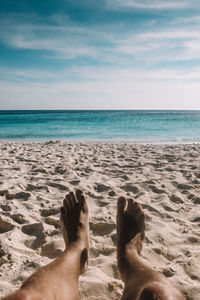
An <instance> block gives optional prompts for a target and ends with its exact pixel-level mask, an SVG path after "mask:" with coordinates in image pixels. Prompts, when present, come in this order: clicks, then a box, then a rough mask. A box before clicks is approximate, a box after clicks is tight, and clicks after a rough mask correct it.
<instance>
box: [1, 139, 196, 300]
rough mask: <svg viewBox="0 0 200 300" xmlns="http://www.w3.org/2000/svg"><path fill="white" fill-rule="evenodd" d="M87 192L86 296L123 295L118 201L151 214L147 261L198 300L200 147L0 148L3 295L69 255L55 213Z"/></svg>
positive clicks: (39, 145)
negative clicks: (72, 194)
mask: <svg viewBox="0 0 200 300" xmlns="http://www.w3.org/2000/svg"><path fill="white" fill-rule="evenodd" d="M76 188H81V189H82V190H83V191H84V193H85V195H86V200H87V203H88V206H89V227H90V261H89V268H88V270H87V272H86V273H85V274H84V275H83V276H81V278H80V285H79V286H80V295H81V299H83V300H86V299H90V300H94V299H104V300H105V299H109V300H110V299H113V300H114V299H120V295H121V294H122V290H123V284H122V281H121V280H120V278H119V275H118V271H117V267H116V248H115V239H116V225H115V224H116V223H115V218H116V204H117V198H118V197H119V196H120V195H124V196H126V197H131V198H134V199H136V200H137V201H138V202H139V203H140V204H141V205H142V207H143V209H144V211H145V214H146V237H145V241H144V245H143V251H142V257H143V259H144V261H145V262H147V263H148V264H150V265H151V266H152V267H154V268H155V269H156V270H158V271H159V272H161V273H163V274H164V275H165V276H166V277H168V278H169V280H170V281H172V282H173V283H175V284H176V285H177V286H178V287H179V288H180V289H181V290H182V292H183V293H184V294H185V295H186V297H187V299H188V300H198V299H199V295H200V267H199V264H200V210H199V206H200V144H185V145H184V144H174V145H170V144H169V145H161V144H159V145H156V144H154V145H150V144H145V145H142V144H125V143H123V144H122V143H121V144H117V143H116V144H114V143H112V144H109V143H98V144H95V143H66V142H59V141H58V142H46V143H32V142H6V141H1V142H0V200H1V201H0V296H4V295H6V294H7V293H8V292H11V291H14V290H15V289H16V288H18V287H19V286H20V285H21V283H22V282H23V281H24V280H25V279H26V278H27V277H28V276H29V275H30V274H32V272H33V271H34V270H36V269H37V268H38V267H40V266H43V265H45V264H47V263H48V262H50V261H51V260H52V259H54V258H55V257H57V256H58V255H59V254H60V253H61V252H62V250H63V249H64V242H63V238H62V234H61V230H60V226H59V208H60V206H61V204H62V200H63V198H64V196H65V194H66V193H67V192H68V191H69V190H75V189H76Z"/></svg>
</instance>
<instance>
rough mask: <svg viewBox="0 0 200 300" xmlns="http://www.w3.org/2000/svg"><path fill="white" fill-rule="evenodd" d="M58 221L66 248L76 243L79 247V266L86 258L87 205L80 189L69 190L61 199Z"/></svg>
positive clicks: (87, 245) (87, 242)
mask: <svg viewBox="0 0 200 300" xmlns="http://www.w3.org/2000/svg"><path fill="white" fill-rule="evenodd" d="M60 221H61V228H62V233H63V237H64V240H65V245H66V248H68V247H69V246H70V245H72V244H73V243H76V248H77V247H78V248H79V249H81V251H82V254H81V266H82V267H84V265H85V264H86V262H87V260H88V250H89V238H88V207H87V204H86V201H85V197H84V196H83V192H82V191H81V190H77V191H76V193H73V192H70V193H69V194H67V195H66V196H65V199H64V200H63V206H62V207H61V209H60Z"/></svg>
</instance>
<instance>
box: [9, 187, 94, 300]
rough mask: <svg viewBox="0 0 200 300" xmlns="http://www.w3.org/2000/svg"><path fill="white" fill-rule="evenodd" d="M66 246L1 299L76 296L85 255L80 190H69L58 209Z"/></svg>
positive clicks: (85, 225) (85, 211) (84, 215)
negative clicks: (14, 291) (57, 255)
mask: <svg viewBox="0 0 200 300" xmlns="http://www.w3.org/2000/svg"><path fill="white" fill-rule="evenodd" d="M60 219H61V227H62V232H63V237H64V240H65V244H66V249H65V250H64V252H63V253H62V255H61V256H59V257H58V258H57V259H55V260H54V261H53V262H52V263H50V264H48V265H46V266H45V267H42V268H41V269H39V270H38V271H37V272H35V273H34V274H33V275H31V276H30V277H29V278H28V279H27V280H26V281H25V282H24V284H23V285H22V287H21V288H20V289H19V290H18V291H17V292H16V293H14V294H12V295H10V296H7V297H6V298H4V300H45V299H48V300H56V299H59V300H64V299H65V300H67V299H69V300H76V299H79V295H78V277H79V275H80V274H82V273H83V272H84V270H85V267H86V265H87V259H88V248H89V246H88V208H87V204H86V202H85V199H84V196H83V194H82V191H80V190H77V191H76V195H74V194H73V193H72V192H70V193H69V194H68V195H67V196H66V197H65V199H64V201H63V206H62V207H61V212H60Z"/></svg>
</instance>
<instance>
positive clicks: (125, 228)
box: [117, 197, 186, 300]
mask: <svg viewBox="0 0 200 300" xmlns="http://www.w3.org/2000/svg"><path fill="white" fill-rule="evenodd" d="M117 206H118V208H117V262H118V269H119V273H120V276H121V279H122V280H123V281H124V283H125V288H124V292H123V296H122V300H186V299H185V297H183V296H182V294H181V293H180V292H179V291H178V290H177V289H176V288H175V287H174V286H172V285H171V283H170V282H169V281H168V280H167V279H166V278H165V277H164V276H163V275H162V274H160V273H158V272H156V271H154V270H153V269H152V268H150V267H148V266H147V265H146V264H144V262H143V261H142V259H141V258H140V253H141V250H142V241H143V240H144V230H145V221H144V220H145V216H144V212H143V211H142V208H141V206H140V205H139V204H138V203H137V202H136V201H133V200H132V199H128V200H127V199H125V198H124V197H120V198H119V199H118V203H117Z"/></svg>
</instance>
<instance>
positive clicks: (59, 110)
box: [0, 109, 200, 112]
mask: <svg viewBox="0 0 200 300" xmlns="http://www.w3.org/2000/svg"><path fill="white" fill-rule="evenodd" d="M3 111H36V112H37V111H54V112H55V111H57V112H62V111H200V109H0V112H3Z"/></svg>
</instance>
